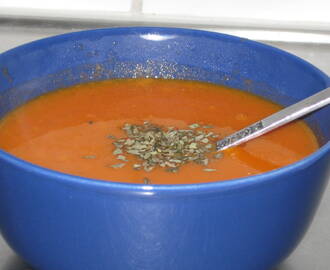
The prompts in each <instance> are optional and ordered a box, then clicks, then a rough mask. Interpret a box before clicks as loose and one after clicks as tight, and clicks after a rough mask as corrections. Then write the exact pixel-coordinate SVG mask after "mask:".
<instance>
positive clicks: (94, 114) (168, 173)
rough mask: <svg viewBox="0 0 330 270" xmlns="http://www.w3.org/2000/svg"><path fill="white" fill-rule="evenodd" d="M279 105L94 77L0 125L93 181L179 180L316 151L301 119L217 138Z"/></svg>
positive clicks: (4, 136) (186, 84)
mask: <svg viewBox="0 0 330 270" xmlns="http://www.w3.org/2000/svg"><path fill="white" fill-rule="evenodd" d="M280 108H281V107H280V106H279V105H276V104H274V103H272V102H270V101H267V100H265V99H263V98H260V97H257V96H254V95H252V94H249V93H245V92H243V91H239V90H236V89H231V88H227V87H224V86H219V85H214V84H209V83H203V82H196V81H183V80H162V79H123V80H109V81H102V82H91V83H87V84H81V85H76V86H73V87H69V88H66V89H61V90H58V91H54V92H51V93H48V94H46V95H43V96H41V97H38V98H36V99H34V100H32V101H30V102H29V103H27V104H25V105H23V106H21V107H19V108H18V109H16V110H14V111H13V112H11V113H9V114H8V115H7V116H6V117H5V118H4V119H2V120H1V122H0V147H1V148H2V149H3V150H5V151H8V152H10V153H11V154H13V155H15V156H17V157H19V158H21V159H24V160H27V161H29V162H31V163H34V164H37V165H40V166H42V167H46V168H50V169H53V170H57V171H60V172H64V173H68V174H72V175H78V176H83V177H89V178H93V179H101V180H110V181H117V182H118V181H119V182H129V183H140V184H143V183H145V184H149V183H152V184H185V183H201V182H212V181H220V180H228V179H233V178H237V177H244V176H249V175H254V174H258V173H261V172H265V171H269V170H273V169H277V168H279V167H282V166H285V165H288V164H290V163H293V162H295V161H298V160H300V159H302V158H304V157H305V156H306V155H308V154H310V153H312V152H313V151H315V150H316V149H317V148H318V143H317V140H316V138H315V136H314V134H313V133H312V131H311V130H310V129H309V127H308V126H307V125H306V124H305V123H304V122H302V121H296V122H294V123H291V124H289V125H286V126H284V127H282V128H279V129H277V130H275V131H273V132H271V133H269V134H266V135H264V136H262V137H260V138H257V139H255V140H252V141H250V142H248V143H246V144H245V145H243V146H239V147H236V148H234V149H231V150H228V151H224V152H223V153H216V152H214V144H215V141H216V140H218V139H220V138H222V137H224V136H226V135H229V134H230V133H232V132H233V131H235V130H238V129H241V128H243V127H245V126H247V125H249V124H251V123H253V122H256V121H257V120H260V119H261V118H264V117H265V116H267V115H270V114H272V113H274V112H276V111H278V110H279V109H280Z"/></svg>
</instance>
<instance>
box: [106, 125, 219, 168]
mask: <svg viewBox="0 0 330 270" xmlns="http://www.w3.org/2000/svg"><path fill="white" fill-rule="evenodd" d="M203 127H205V128H207V129H209V128H213V127H212V126H210V125H208V126H202V125H200V124H198V123H193V124H191V125H189V128H187V129H176V128H174V127H167V128H166V127H162V126H159V125H155V124H152V123H149V122H144V123H143V124H142V125H137V124H128V123H126V124H125V125H124V126H123V127H122V129H123V130H124V131H125V133H126V136H127V137H125V138H120V139H115V141H114V142H113V144H114V146H115V147H116V149H115V150H114V151H113V154H114V155H117V159H119V160H122V161H125V162H126V161H128V160H127V158H126V156H127V155H133V156H135V157H137V158H138V160H140V162H139V163H136V164H133V169H135V170H140V169H143V170H144V171H146V172H150V171H152V170H153V169H154V168H156V167H162V168H164V169H165V170H166V171H168V172H177V171H178V170H179V168H180V167H181V166H183V165H184V164H186V163H189V162H195V163H197V164H200V165H203V166H207V165H208V164H209V162H210V159H212V158H215V159H219V158H221V156H220V155H218V156H214V157H212V153H213V152H214V151H215V139H214V138H215V137H214V136H215V135H216V134H214V133H213V132H210V131H204V130H203ZM109 138H110V137H109ZM121 164H124V163H121ZM118 165H119V164H116V165H112V167H114V168H119V167H120V166H118ZM122 166H124V165H122ZM211 170H212V171H213V170H214V169H208V170H207V171H211Z"/></svg>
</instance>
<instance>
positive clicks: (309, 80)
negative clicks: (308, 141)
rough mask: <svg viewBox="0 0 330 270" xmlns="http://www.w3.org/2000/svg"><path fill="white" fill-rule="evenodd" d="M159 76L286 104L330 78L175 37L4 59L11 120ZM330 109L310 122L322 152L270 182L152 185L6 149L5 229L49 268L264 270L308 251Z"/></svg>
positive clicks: (93, 36)
mask: <svg viewBox="0 0 330 270" xmlns="http://www.w3.org/2000/svg"><path fill="white" fill-rule="evenodd" d="M147 76H148V77H160V78H179V79H193V80H202V81H208V82H213V83H220V84H226V85H229V86H233V87H238V88H241V89H245V90H246V91H252V92H254V93H257V94H259V95H263V96H266V97H268V98H272V99H273V100H275V101H277V102H280V103H282V104H284V105H287V104H290V103H292V102H294V101H297V100H300V99H302V98H304V97H306V96H309V95H311V94H313V93H316V92H317V91H319V90H321V89H322V88H325V87H326V86H329V84H330V80H329V78H328V76H326V75H325V74H324V73H322V72H320V71H319V70H318V69H316V68H315V67H313V66H312V65H310V64H308V63H306V62H305V61H303V60H301V59H299V58H297V57H295V56H293V55H290V54H288V53H286V52H283V51H281V50H278V49H275V48H272V47H269V46H266V45H263V44H260V43H257V42H253V41H249V40H246V39H242V38H238V37H233V36H228V35H222V34H217V33H211V32H203V31H195V30H187V29H174V28H114V29H101V30H91V31H84V32H78V33H70V34H65V35H61V36H56V37H52V38H48V39H43V40H39V41H36V42H32V43H29V44H27V45H23V46H21V47H18V48H15V49H13V50H10V51H8V52H6V53H3V54H2V55H1V56H0V116H3V115H4V114H5V113H7V112H8V111H9V110H12V109H13V108H15V107H17V106H19V105H20V104H22V103H24V102H26V101H27V100H30V99H31V98H33V97H36V96H38V95H40V94H42V93H45V92H48V91H52V90H53V89H56V88H58V87H64V86H69V85H72V84H76V83H80V82H85V81H89V80H103V79H108V78H118V77H120V78H126V77H129V78H131V77H147ZM329 115H330V108H329V107H327V108H324V109H322V110H320V111H318V112H317V113H314V114H312V115H311V116H310V117H308V118H307V119H306V120H307V121H308V122H309V123H310V125H311V126H312V127H313V129H314V130H315V131H316V132H317V134H318V137H319V140H320V143H321V145H322V147H321V148H320V150H318V151H317V152H315V153H314V154H312V155H310V156H308V157H307V158H305V159H303V160H301V161H299V162H297V163H295V164H292V165H290V166H287V167H284V168H281V169H278V170H274V171H271V172H269V173H265V174H261V175H257V176H253V177H248V178H241V179H236V180H232V181H227V182H215V183H205V184H194V185H177V186H173V185H159V186H145V185H133V184H123V183H115V182H102V181H96V180H90V179H86V178H80V177H75V176H70V175H66V174H62V173H58V172H55V171H51V170H47V169H44V168H41V167H38V166H35V165H32V164H30V163H27V162H25V161H23V160H20V159H17V158H15V157H13V156H11V155H9V154H7V153H5V152H3V151H0V166H1V167H0V229H1V233H2V235H3V237H4V238H5V239H6V241H7V242H8V244H9V245H10V246H11V247H12V248H13V250H15V251H16V252H17V254H19V255H20V256H21V257H22V258H23V259H24V260H26V261H27V262H28V263H30V264H31V265H32V266H33V267H34V268H35V269H38V270H109V269H111V270H169V269H170V270H205V269H207V270H219V269H221V270H265V269H271V268H272V267H274V266H275V265H277V264H278V263H279V262H281V261H282V260H283V259H285V258H286V257H287V256H288V255H289V254H290V252H292V250H293V249H294V248H295V247H296V246H297V244H298V243H299V241H300V240H301V239H302V237H303V235H304V233H305V232H306V230H307V228H308V226H309V224H310V222H311V220H312V218H313V216H314V213H315V211H316V209H317V206H318V204H319V201H320V198H321V196H322V192H323V191H324V189H325V186H326V183H327V178H328V171H329V149H330V144H329V143H328V140H329V136H330V121H329Z"/></svg>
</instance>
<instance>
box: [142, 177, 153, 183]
mask: <svg viewBox="0 0 330 270" xmlns="http://www.w3.org/2000/svg"><path fill="white" fill-rule="evenodd" d="M142 181H143V184H145V185H150V184H151V180H150V179H149V178H147V177H144V178H143V179H142Z"/></svg>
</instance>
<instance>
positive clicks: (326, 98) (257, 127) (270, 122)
mask: <svg viewBox="0 0 330 270" xmlns="http://www.w3.org/2000/svg"><path fill="white" fill-rule="evenodd" d="M329 103H330V87H328V88H326V89H324V90H322V91H320V92H318V93H317V94H315V95H312V96H310V97H308V98H305V99H303V100H301V101H299V102H297V103H295V104H293V105H291V106H289V107H287V108H285V109H283V110H280V111H278V112H276V113H274V114H272V115H270V116H268V117H266V118H264V119H262V120H260V121H258V122H256V123H254V124H252V125H250V126H248V127H246V128H243V129H241V130H239V131H237V132H235V133H233V134H231V135H229V136H227V137H225V138H224V139H222V140H219V141H217V151H221V150H225V149H227V148H229V147H232V146H237V145H239V144H241V143H244V142H247V141H249V140H251V139H254V138H256V137H259V136H260V135H263V134H265V133H267V132H269V131H271V130H273V129H275V128H278V127H280V126H283V125H285V124H287V123H289V122H291V121H293V120H296V119H297V118H300V117H302V116H304V115H306V114H308V113H310V112H313V111H315V110H317V109H320V108H322V107H324V106H326V105H328V104H329Z"/></svg>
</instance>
